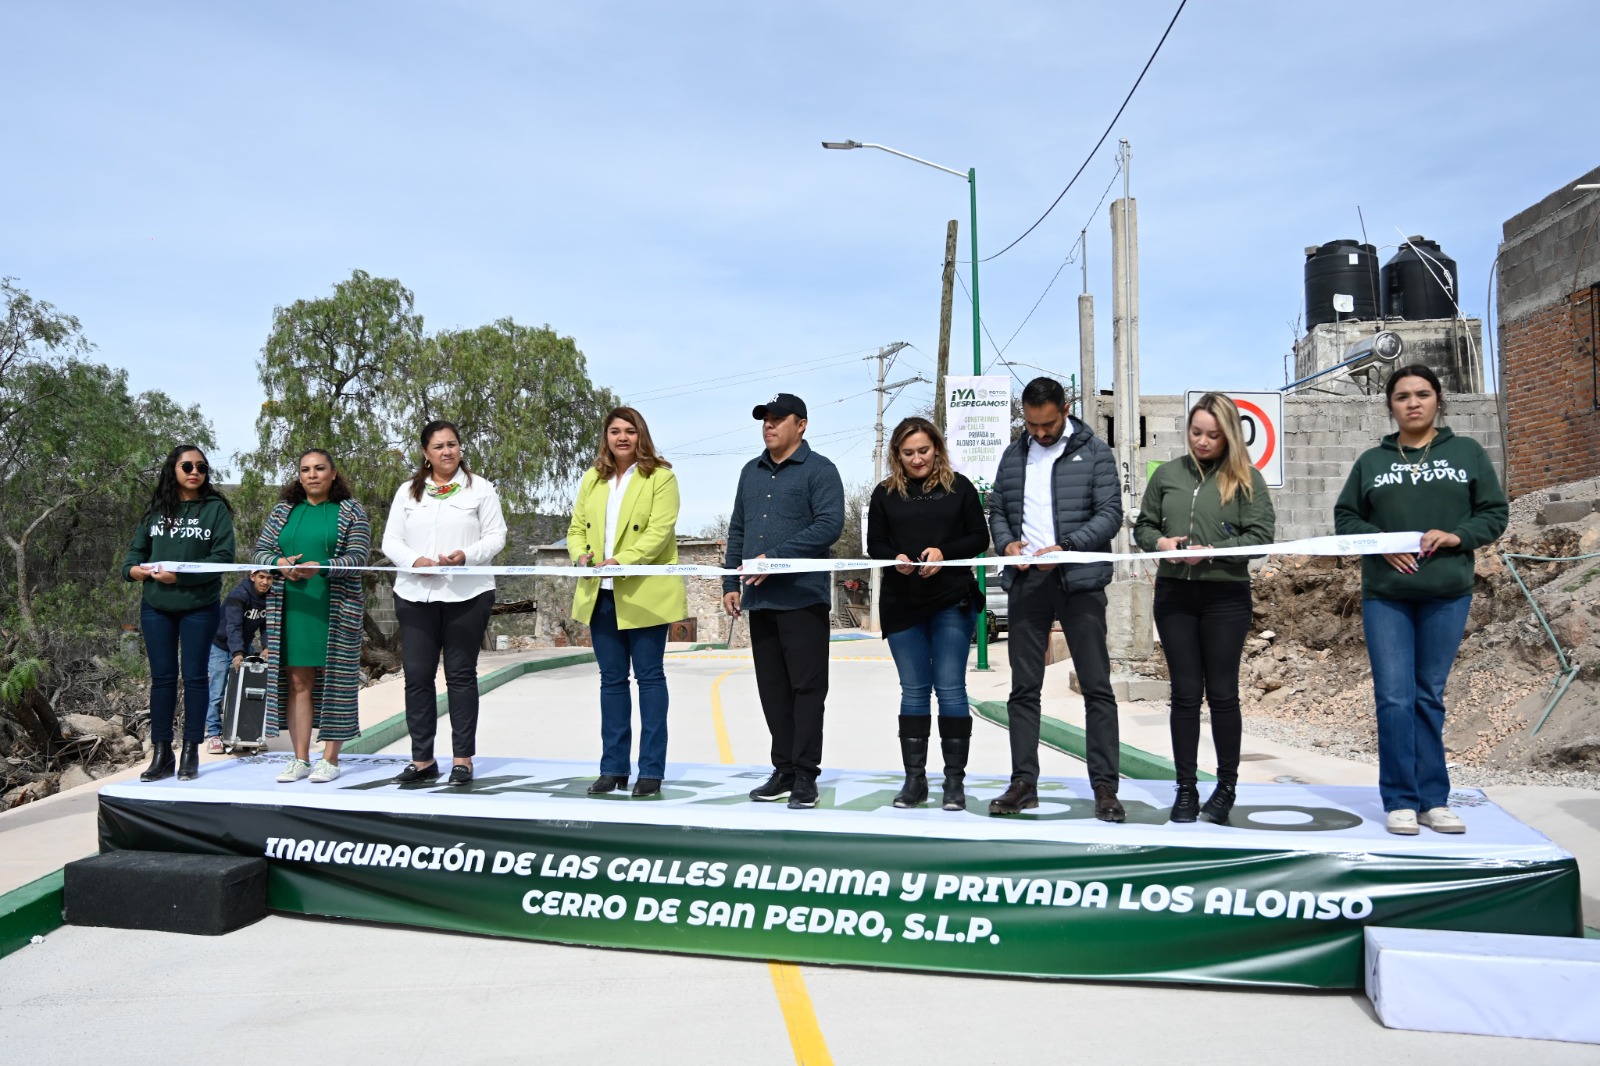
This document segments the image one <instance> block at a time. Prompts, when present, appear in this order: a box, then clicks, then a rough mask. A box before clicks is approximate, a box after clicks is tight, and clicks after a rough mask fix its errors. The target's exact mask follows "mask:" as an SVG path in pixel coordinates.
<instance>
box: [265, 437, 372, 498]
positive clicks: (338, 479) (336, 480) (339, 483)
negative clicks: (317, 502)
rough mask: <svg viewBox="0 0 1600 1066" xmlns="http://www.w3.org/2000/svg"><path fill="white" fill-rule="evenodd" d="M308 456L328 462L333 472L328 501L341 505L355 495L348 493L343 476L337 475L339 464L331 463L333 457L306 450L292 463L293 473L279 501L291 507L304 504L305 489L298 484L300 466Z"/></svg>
mask: <svg viewBox="0 0 1600 1066" xmlns="http://www.w3.org/2000/svg"><path fill="white" fill-rule="evenodd" d="M308 455H320V456H322V457H323V458H324V459H326V460H328V466H329V467H330V468H331V469H332V470H333V484H331V485H329V486H328V499H330V500H332V501H333V502H334V503H342V502H344V501H345V500H348V499H349V498H350V497H351V496H353V495H355V494H354V493H353V492H351V491H350V486H349V485H346V484H345V483H344V475H343V474H341V473H339V464H338V463H336V462H334V461H333V456H332V455H330V454H328V452H327V451H326V450H325V449H322V448H307V449H306V450H305V451H303V452H301V453H300V458H298V459H296V460H295V461H294V473H293V474H291V475H290V476H289V483H288V484H287V485H285V486H284V487H283V492H281V493H280V494H279V499H281V500H283V502H284V503H286V504H289V505H290V506H291V507H292V506H294V505H295V504H297V503H304V502H305V499H306V487H305V486H304V485H302V484H300V464H301V463H302V462H303V461H304V460H305V457H306V456H308Z"/></svg>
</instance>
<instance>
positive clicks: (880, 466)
mask: <svg viewBox="0 0 1600 1066" xmlns="http://www.w3.org/2000/svg"><path fill="white" fill-rule="evenodd" d="M905 347H907V344H906V342H905V341H895V342H894V343H893V344H889V345H885V346H884V347H882V348H879V349H878V354H877V355H869V356H867V358H868V359H876V360H877V361H878V387H877V388H876V389H874V390H873V391H874V392H876V393H877V394H878V421H877V432H878V443H877V445H876V446H874V447H873V449H872V483H873V484H874V485H876V484H878V483H879V482H880V481H882V480H883V479H884V478H886V477H888V476H889V468H888V455H887V453H886V452H885V451H884V447H883V409H884V408H885V407H887V406H888V405H889V404H890V403H892V402H893V398H892V397H889V395H888V394H889V393H890V392H891V391H892V392H894V393H895V394H896V395H899V393H900V390H901V389H903V388H905V387H906V386H907V385H911V384H914V383H916V382H918V381H927V380H928V379H927V378H925V377H923V376H922V375H921V374H917V375H916V376H914V377H909V378H906V379H905V380H904V381H896V382H894V383H892V384H888V385H886V384H884V380H883V379H884V378H885V377H886V376H887V375H888V372H889V368H890V367H891V366H893V365H894V357H895V356H896V355H897V354H899V352H900V349H902V348H905ZM866 539H867V516H866V514H865V513H863V514H862V515H861V541H862V544H861V553H862V554H863V555H865V554H866V551H867V545H866ZM871 578H872V580H871V585H872V599H871V604H872V608H871V617H870V619H869V620H868V623H867V628H869V629H871V630H872V631H873V632H874V633H878V632H882V627H881V626H880V625H879V624H878V589H879V586H880V585H881V584H882V581H883V570H882V569H881V568H879V567H873V568H872V570H871Z"/></svg>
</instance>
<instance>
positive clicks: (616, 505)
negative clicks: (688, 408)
mask: <svg viewBox="0 0 1600 1066" xmlns="http://www.w3.org/2000/svg"><path fill="white" fill-rule="evenodd" d="M638 465H639V464H638V463H632V464H630V465H629V466H628V469H626V470H624V471H623V472H622V473H621V474H619V475H617V476H616V477H613V478H612V479H611V483H610V485H611V487H610V489H609V491H608V494H607V496H606V553H605V555H604V556H602V557H601V558H599V559H596V560H595V562H597V563H601V562H604V561H605V560H606V559H610V558H613V557H614V556H615V555H616V549H617V516H618V515H620V514H621V513H622V498H623V497H624V496H626V495H627V494H628V482H630V481H632V480H633V471H634V468H635V467H637V466H638ZM600 587H601V588H603V589H609V588H614V587H615V585H614V584H613V581H612V579H611V578H609V577H603V578H601V579H600Z"/></svg>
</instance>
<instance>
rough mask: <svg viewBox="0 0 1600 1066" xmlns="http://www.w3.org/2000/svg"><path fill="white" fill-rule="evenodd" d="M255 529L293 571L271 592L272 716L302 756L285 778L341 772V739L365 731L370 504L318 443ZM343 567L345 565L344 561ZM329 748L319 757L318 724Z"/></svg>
mask: <svg viewBox="0 0 1600 1066" xmlns="http://www.w3.org/2000/svg"><path fill="white" fill-rule="evenodd" d="M297 465H298V473H297V475H296V476H295V478H294V480H292V481H290V482H289V484H287V485H285V486H284V489H283V495H282V499H281V500H280V502H279V503H278V504H277V506H275V507H274V508H273V509H272V513H271V514H270V515H268V516H267V522H266V525H265V526H264V527H263V528H262V530H261V536H260V537H258V538H257V539H256V550H255V561H256V562H257V563H260V564H262V565H265V566H275V567H277V568H278V571H279V573H281V574H282V575H283V576H284V578H285V579H286V580H284V581H281V582H278V583H277V584H275V585H274V586H273V589H272V593H271V595H270V596H269V597H268V599H267V616H268V624H267V632H268V634H269V639H268V644H269V648H268V655H269V659H268V662H269V666H268V675H267V719H268V721H269V722H275V723H276V725H277V726H278V727H279V728H281V727H282V726H283V725H285V724H287V725H288V728H289V736H290V738H291V739H292V741H293V743H294V757H293V758H292V759H291V760H290V761H289V765H288V766H287V767H286V768H285V769H284V771H283V773H281V774H279V775H278V780H279V781H280V782H283V783H285V784H288V783H290V782H294V781H299V780H301V779H302V778H305V777H310V778H311V782H312V783H313V784H324V783H326V782H328V781H332V780H333V779H334V778H336V777H338V776H339V748H340V747H341V746H342V745H343V743H344V742H345V741H347V740H352V739H354V738H355V737H356V735H357V734H358V733H360V732H361V723H360V719H359V717H358V714H357V696H358V693H359V691H360V687H361V620H362V615H363V613H364V610H365V597H364V595H363V593H362V588H361V574H360V572H359V571H357V570H351V569H348V568H351V567H360V566H365V565H366V562H367V557H368V553H369V551H370V547H371V542H372V530H371V526H370V524H369V523H368V521H367V512H366V511H365V510H363V509H362V507H361V505H360V504H358V503H357V502H356V501H355V500H354V499H352V498H351V494H350V489H349V487H348V486H347V485H346V484H345V482H344V478H343V477H341V476H340V474H339V471H338V468H337V467H336V466H335V465H334V462H333V457H332V456H330V455H329V454H328V453H327V452H325V451H323V450H322V449H320V448H313V449H311V450H310V451H307V452H306V453H305V454H304V455H302V456H301V457H300V461H299V463H298V464H297ZM341 568H346V569H343V570H341ZM313 729H316V730H317V731H318V735H319V737H320V738H321V740H322V744H323V747H322V756H321V757H320V758H319V759H318V760H317V764H316V766H315V767H312V765H311V731H312V730H313Z"/></svg>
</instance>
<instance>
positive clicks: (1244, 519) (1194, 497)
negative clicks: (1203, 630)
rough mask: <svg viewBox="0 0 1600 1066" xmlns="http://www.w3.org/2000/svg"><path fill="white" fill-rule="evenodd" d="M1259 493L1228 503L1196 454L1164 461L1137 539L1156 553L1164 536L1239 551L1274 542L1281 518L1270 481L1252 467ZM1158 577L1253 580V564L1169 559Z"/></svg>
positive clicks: (1143, 507)
mask: <svg viewBox="0 0 1600 1066" xmlns="http://www.w3.org/2000/svg"><path fill="white" fill-rule="evenodd" d="M1250 482H1251V484H1252V485H1253V486H1254V493H1253V495H1247V494H1246V493H1244V492H1235V493H1234V494H1233V499H1231V500H1229V501H1228V502H1227V503H1223V502H1222V491H1221V489H1220V488H1218V486H1217V479H1216V475H1215V473H1214V471H1213V470H1211V469H1210V468H1203V467H1201V466H1200V464H1198V463H1196V462H1195V461H1194V457H1193V456H1191V455H1185V456H1183V457H1182V458H1179V459H1174V460H1172V461H1171V462H1169V463H1162V464H1161V465H1160V466H1158V467H1156V472H1155V473H1154V474H1151V475H1150V483H1149V484H1148V485H1146V486H1145V490H1144V502H1142V503H1141V504H1140V505H1139V519H1138V521H1136V522H1134V524H1133V539H1134V541H1135V542H1136V543H1137V544H1138V545H1139V548H1140V550H1141V551H1147V552H1153V551H1156V550H1158V549H1157V548H1156V541H1158V540H1160V539H1161V538H1162V537H1188V538H1189V539H1188V540H1186V541H1184V542H1183V543H1184V546H1185V547H1188V546H1194V547H1206V548H1235V547H1240V546H1243V545H1246V544H1271V543H1272V537H1273V532H1274V527H1275V526H1276V524H1277V516H1276V514H1275V513H1274V511H1273V509H1272V498H1271V497H1270V496H1269V495H1268V494H1267V482H1266V479H1265V478H1263V477H1262V476H1261V471H1259V470H1256V469H1255V468H1253V467H1252V468H1251V470H1250ZM1156 576H1157V577H1171V578H1180V579H1183V580H1187V581H1249V580H1250V560H1249V558H1248V557H1244V556H1231V557H1229V556H1224V557H1223V558H1220V559H1207V560H1205V561H1204V562H1200V563H1195V564H1193V565H1190V564H1188V563H1180V562H1176V561H1169V560H1166V559H1163V560H1162V561H1161V562H1160V563H1158V564H1157V567H1156Z"/></svg>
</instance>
